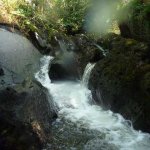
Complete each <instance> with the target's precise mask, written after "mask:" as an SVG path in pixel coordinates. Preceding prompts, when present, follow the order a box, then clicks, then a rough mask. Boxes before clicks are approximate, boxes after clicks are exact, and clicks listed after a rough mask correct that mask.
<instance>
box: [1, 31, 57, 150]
mask: <svg viewBox="0 0 150 150" xmlns="http://www.w3.org/2000/svg"><path fill="white" fill-rule="evenodd" d="M0 37H3V38H0V45H1V46H0V66H2V67H0V68H2V69H3V70H2V71H1V74H2V75H0V121H1V124H0V149H4V150H9V149H12V147H13V149H16V150H19V149H23V150H25V149H35V150H38V149H41V148H42V146H43V144H45V143H46V142H47V141H48V139H49V138H50V126H51V122H52V120H53V119H55V117H57V115H56V113H55V110H54V105H53V103H52V98H51V96H50V95H48V94H47V93H48V92H47V90H46V89H45V88H43V87H42V86H41V85H40V84H38V83H37V81H35V79H34V74H35V73H36V72H37V71H38V70H39V68H40V65H39V59H40V57H41V54H40V53H39V52H38V50H37V49H36V48H35V47H34V46H33V45H32V44H31V43H30V42H29V41H28V40H27V39H26V38H25V37H23V36H22V35H18V34H16V33H12V32H9V31H6V30H0ZM6 41H7V42H6ZM3 72H4V73H3Z"/></svg>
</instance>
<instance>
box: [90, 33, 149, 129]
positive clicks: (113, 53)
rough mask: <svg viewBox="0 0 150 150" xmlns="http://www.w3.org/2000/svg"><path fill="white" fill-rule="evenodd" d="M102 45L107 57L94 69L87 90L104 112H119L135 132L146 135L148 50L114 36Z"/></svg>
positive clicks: (138, 44) (139, 44) (147, 125)
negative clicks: (141, 132)
mask: <svg viewBox="0 0 150 150" xmlns="http://www.w3.org/2000/svg"><path fill="white" fill-rule="evenodd" d="M103 44H104V46H105V47H106V48H108V49H109V50H110V51H109V54H108V55H107V56H106V57H105V58H104V59H102V60H100V61H99V62H98V63H97V64H96V65H95V67H94V69H93V71H92V74H91V78H90V89H91V90H92V93H93V97H94V99H95V100H96V102H97V103H98V104H100V105H102V106H103V108H105V109H111V110H112V111H114V112H117V113H121V114H122V115H123V116H124V117H125V118H126V119H129V120H131V121H132V122H133V125H134V127H135V128H136V129H141V130H143V131H147V132H150V128H149V127H150V117H149V113H150V91H149V77H150V76H149V74H150V61H149V60H150V49H149V47H148V45H147V44H145V43H141V42H137V41H135V40H132V39H125V38H122V37H120V36H117V35H110V36H107V38H105V39H104V40H103Z"/></svg>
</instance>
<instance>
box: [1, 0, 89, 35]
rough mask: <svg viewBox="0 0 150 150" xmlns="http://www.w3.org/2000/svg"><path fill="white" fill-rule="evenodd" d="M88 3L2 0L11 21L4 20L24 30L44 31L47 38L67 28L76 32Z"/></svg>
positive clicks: (63, 0) (86, 0)
mask: <svg viewBox="0 0 150 150" xmlns="http://www.w3.org/2000/svg"><path fill="white" fill-rule="evenodd" d="M88 4H89V0H76V1H75V0H32V1H31V2H28V1H27V0H14V1H12V0H3V3H2V5H3V7H4V8H5V10H6V15H7V16H9V18H11V21H8V20H10V19H7V18H5V22H7V23H15V24H17V25H18V26H19V27H20V28H21V29H22V30H23V31H25V32H28V30H32V31H36V32H39V33H40V32H41V33H42V32H46V33H47V34H48V36H49V38H50V37H51V35H53V34H54V33H55V32H64V33H66V32H67V30H68V28H70V31H73V32H78V30H79V29H80V28H81V27H82V25H83V21H84V15H85V11H86V9H87V7H88V6H89V5H88ZM8 10H9V11H8ZM0 14H1V13H0ZM1 20H2V19H1ZM1 20H0V21H1ZM14 20H15V21H14ZM1 22H2V21H1Z"/></svg>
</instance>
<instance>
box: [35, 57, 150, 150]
mask: <svg viewBox="0 0 150 150" xmlns="http://www.w3.org/2000/svg"><path fill="white" fill-rule="evenodd" d="M52 59H53V58H52V57H50V56H45V57H44V58H42V59H41V64H42V66H41V70H40V71H39V72H38V73H36V75H35V78H36V79H37V80H38V81H39V82H40V83H41V84H42V85H43V86H44V87H46V88H47V89H48V91H49V93H50V94H51V95H52V97H53V101H54V103H55V104H56V105H57V106H58V108H59V111H58V116H59V118H64V119H65V120H69V121H70V122H72V123H74V124H76V125H77V127H78V128H80V127H82V128H85V129H87V130H90V131H93V132H94V133H95V134H99V135H102V134H103V135H104V136H103V137H101V138H99V139H98V137H97V138H96V139H94V140H92V141H87V142H85V144H86V145H85V146H84V147H83V148H80V149H85V150H87V149H88V147H87V145H88V144H92V143H93V142H95V141H97V144H99V145H100V144H101V141H102V140H105V141H106V142H107V143H108V144H112V145H115V146H116V148H115V150H117V149H118V150H150V135H149V134H146V133H142V132H140V131H136V130H134V129H133V128H132V125H131V123H130V122H129V121H126V120H125V119H124V118H123V117H122V116H121V115H119V114H115V113H113V112H112V111H110V110H109V111H104V110H103V109H102V108H101V107H100V106H97V105H94V103H93V102H92V95H91V91H90V90H89V89H88V88H87V85H88V80H89V77H90V73H91V71H92V69H93V67H94V64H88V65H87V67H86V68H85V72H84V75H83V79H82V81H75V82H71V81H59V82H54V83H51V80H50V79H49V76H48V68H49V63H50V62H51V60H52ZM65 130H66V129H65ZM95 131H96V132H95ZM71 132H72V131H71ZM94 133H93V134H94ZM104 143H105V142H104ZM101 145H102V146H99V147H97V148H94V147H91V148H89V150H103V149H104V150H106V148H102V147H103V146H104V145H106V147H107V144H101ZM70 149H71V148H70ZM109 150H114V149H113V148H110V149H109Z"/></svg>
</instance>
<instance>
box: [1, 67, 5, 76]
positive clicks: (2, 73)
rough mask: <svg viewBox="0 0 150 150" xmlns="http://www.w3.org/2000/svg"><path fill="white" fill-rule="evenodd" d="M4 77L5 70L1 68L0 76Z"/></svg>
mask: <svg viewBox="0 0 150 150" xmlns="http://www.w3.org/2000/svg"><path fill="white" fill-rule="evenodd" d="M3 75H4V70H3V69H2V68H0V76H3Z"/></svg>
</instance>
